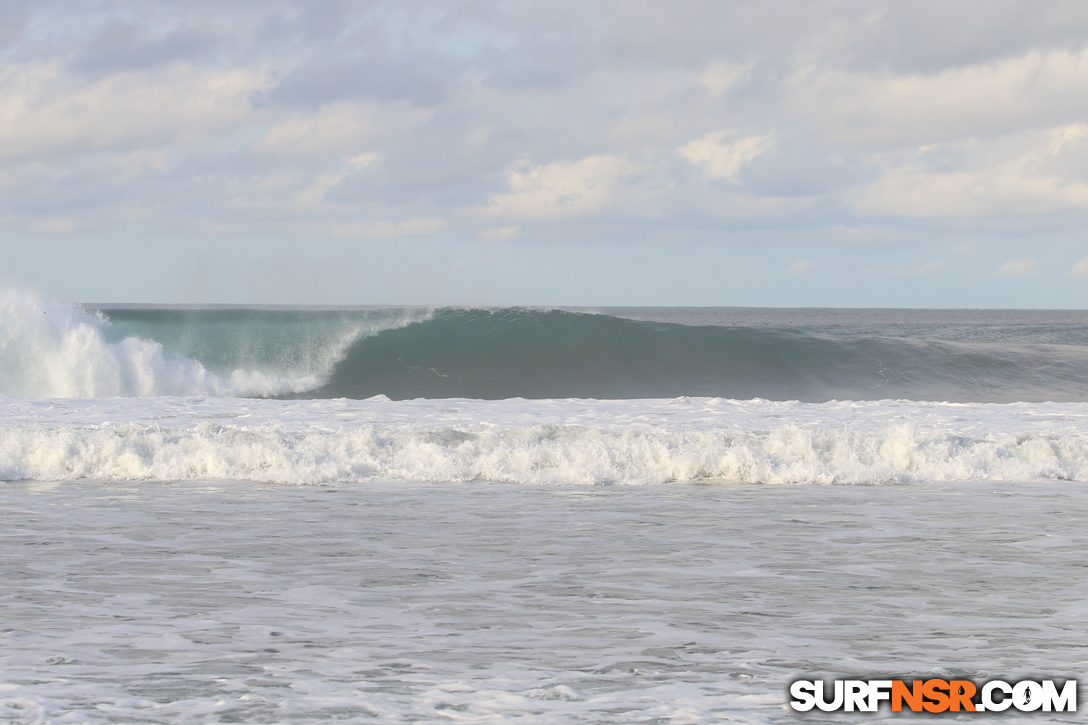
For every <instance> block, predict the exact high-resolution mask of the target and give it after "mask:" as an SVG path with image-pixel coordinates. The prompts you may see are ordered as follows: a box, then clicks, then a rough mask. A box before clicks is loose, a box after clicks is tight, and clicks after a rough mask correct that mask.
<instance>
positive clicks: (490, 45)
mask: <svg viewBox="0 0 1088 725" xmlns="http://www.w3.org/2000/svg"><path fill="white" fill-rule="evenodd" d="M787 5H788V8H789V12H783V10H782V6H776V5H774V4H766V3H764V4H760V3H751V2H741V3H709V2H693V3H681V4H679V5H674V6H666V5H663V4H660V3H651V2H644V1H643V0H635V1H634V2H622V3H621V2H618V1H617V0H602V1H601V2H598V3H584V2H574V1H573V0H557V2H555V3H551V4H547V5H533V4H519V5H506V4H501V3H497V2H492V1H491V0H483V1H482V2H464V3H436V2H430V0H423V1H422V2H420V3H398V2H394V1H392V0H373V1H372V2H371V1H368V2H332V3H302V2H299V1H298V0H284V2H281V3H272V4H270V3H258V2H253V1H252V0H239V2H236V3H229V4H223V3H212V2H210V1H209V0H192V1H191V2H189V3H185V4H177V3H165V4H147V3H137V2H134V1H133V0H107V1H106V2H100V3H82V4H79V3H77V4H67V5H65V4H63V3H61V4H57V3H55V2H41V3H33V4H32V3H8V4H7V5H0V49H3V51H4V52H3V55H2V56H0V187H2V189H3V191H4V193H3V195H2V196H0V220H7V221H0V231H3V230H4V229H5V227H4V226H3V225H4V224H7V225H10V227H11V228H12V229H18V230H21V231H25V230H26V229H41V230H46V229H48V228H50V225H51V224H52V220H57V219H63V220H67V221H69V222H71V223H72V224H73V225H74V226H73V233H80V232H83V231H85V230H91V229H94V230H97V231H109V230H110V227H109V224H110V223H112V222H111V221H110V220H121V219H126V220H131V222H126V223H132V224H137V223H138V224H139V225H141V226H140V229H141V232H145V233H148V234H153V233H154V232H156V231H169V232H171V233H174V232H177V231H179V230H187V231H190V232H193V233H194V234H203V233H206V231H207V230H209V229H213V230H220V231H222V230H232V231H233V230H238V229H246V230H248V231H251V232H254V233H256V232H258V231H259V232H261V233H276V232H278V231H279V230H283V229H286V230H291V229H310V230H315V231H314V232H313V233H315V234H316V233H319V232H320V233H324V234H328V235H330V236H335V235H336V234H340V233H342V232H343V231H344V230H351V229H355V230H356V231H358V232H359V233H361V234H365V235H372V234H379V235H387V236H388V235H393V234H400V233H402V231H404V230H405V229H409V228H412V227H411V225H409V226H406V227H398V226H396V225H397V224H402V222H388V224H392V225H393V226H391V227H390V226H383V225H384V224H386V223H385V222H380V223H379V222H361V221H359V220H371V219H375V220H448V226H447V227H445V228H451V227H454V228H455V229H453V230H452V231H451V235H450V236H451V237H453V236H457V237H458V238H468V237H476V236H478V235H480V234H481V233H482V234H483V235H484V236H485V237H486V238H498V237H500V236H503V235H505V234H507V233H511V232H508V230H509V229H510V228H511V227H513V226H516V225H517V224H518V223H519V222H520V220H537V221H538V222H539V224H536V225H534V227H533V233H534V238H537V237H539V238H541V239H543V238H548V237H552V238H558V237H559V236H562V237H563V238H565V239H570V240H572V241H576V242H577V241H584V242H587V243H588V242H591V241H592V240H597V239H602V238H621V237H622V238H632V239H633V238H642V239H656V240H658V241H660V242H661V243H665V242H666V241H667V242H668V243H672V242H674V241H680V240H683V239H704V238H713V239H717V240H731V239H734V238H736V237H735V234H734V232H736V233H743V234H749V233H753V234H754V233H768V234H769V235H773V236H774V237H775V238H781V237H782V235H783V234H791V233H794V232H796V233H799V234H808V236H809V237H810V238H813V239H816V238H819V239H823V240H826V242H827V243H837V242H841V243H853V242H852V241H851V240H852V239H853V237H852V236H851V235H852V234H853V230H856V229H858V228H862V227H866V226H868V227H879V228H880V230H881V232H880V233H881V234H884V233H887V234H889V235H890V236H892V237H896V236H897V235H903V234H907V233H908V232H910V230H916V229H918V228H921V227H922V226H924V227H925V228H926V229H927V230H928V231H931V232H933V233H935V234H938V235H939V234H940V233H941V232H942V230H953V231H954V233H955V234H956V235H969V237H970V238H972V239H980V240H983V239H985V237H986V235H987V234H989V233H991V231H992V230H993V229H996V228H997V227H998V226H999V225H1004V226H1002V233H1003V234H1015V235H1024V236H1029V235H1030V232H1029V231H1025V230H1027V229H1028V223H1029V222H1030V219H1027V220H1026V221H1023V222H1018V223H1020V224H1021V226H1017V227H1015V231H1012V227H1011V226H1009V225H1008V224H1007V222H1009V220H1010V218H1011V217H1024V218H1030V217H1038V216H1041V215H1050V216H1051V218H1050V219H1047V220H1046V223H1047V224H1053V225H1065V226H1066V227H1068V228H1082V227H1083V225H1084V224H1085V223H1088V123H1085V122H1084V113H1083V109H1084V108H1085V107H1088V43H1086V42H1085V40H1084V39H1085V38H1086V37H1088V6H1085V5H1084V4H1083V3H1075V2H1073V3H1071V2H1063V1H1059V2H1056V3H1045V4H1038V3H1029V2H1027V0H998V1H997V2H991V3H985V4H982V3H980V2H978V0H967V1H966V2H965V3H959V4H940V3H936V2H923V3H891V2H888V1H887V0H877V2H869V1H867V0H812V1H811V2H805V3H801V2H792V0H791V2H789V3H787ZM9 6H10V7H9ZM62 6H63V12H61V11H60V8H62ZM62 16H63V22H61V20H58V18H61V17H62ZM228 39H229V42H228ZM730 129H731V130H730ZM707 180H710V181H712V182H716V183H706V182H707ZM481 215H483V216H484V217H487V218H489V219H490V220H491V221H492V223H493V226H494V228H493V229H486V230H484V231H483V232H481V230H480V216H481ZM318 217H320V218H318ZM874 217H876V218H879V219H878V220H875V221H874V219H873V218H874ZM553 222H554V223H560V224H562V225H563V226H562V235H559V234H557V233H556V234H552V233H549V232H548V229H547V225H548V223H553ZM353 225H355V226H353ZM359 225H361V226H359ZM368 225H369V226H368ZM320 230H324V231H320ZM337 230H340V231H337ZM503 230H507V231H503ZM453 232H456V234H454V233H453ZM538 232H541V233H540V234H538ZM43 233H45V232H44V231H43ZM223 233H226V232H223ZM511 234H513V233H511ZM959 238H964V237H963V236H959ZM814 243H815V242H814ZM820 243H824V242H820ZM948 244H949V245H954V244H955V242H952V241H949V242H948ZM980 244H984V242H983V241H980ZM927 253H928V252H927ZM801 254H805V255H812V254H813V253H812V252H809V251H807V250H806V251H804V252H801V253H799V256H800V255H801ZM952 254H953V251H952V250H951V247H950V248H949V250H948V251H947V252H946V251H940V252H938V253H934V255H933V256H934V257H936V256H940V255H944V256H945V258H948V259H951V258H952V257H951V255H952ZM813 258H818V257H815V256H813ZM883 266H884V267H886V268H888V269H892V268H894V264H892V263H888V262H885V263H883Z"/></svg>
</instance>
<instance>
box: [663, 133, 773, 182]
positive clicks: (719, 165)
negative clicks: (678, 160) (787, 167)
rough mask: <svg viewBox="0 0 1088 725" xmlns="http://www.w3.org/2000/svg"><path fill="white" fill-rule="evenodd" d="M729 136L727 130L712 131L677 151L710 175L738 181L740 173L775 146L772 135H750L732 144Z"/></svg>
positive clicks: (710, 176) (709, 176) (712, 177)
mask: <svg viewBox="0 0 1088 725" xmlns="http://www.w3.org/2000/svg"><path fill="white" fill-rule="evenodd" d="M726 136H727V134H726V132H725V131H717V132H714V133H708V134H706V135H705V136H703V137H702V138H698V139H696V140H694V141H691V142H690V143H687V144H685V145H683V146H681V147H680V148H679V149H677V150H678V151H679V153H680V155H681V156H683V157H684V158H685V159H687V160H688V161H690V162H691V163H693V164H695V165H697V166H701V167H702V168H703V172H704V173H705V174H706V175H707V177H708V178H711V179H727V180H729V181H736V177H737V172H739V171H740V170H741V169H742V168H744V167H745V166H746V165H747V164H748V163H750V162H751V161H752V160H753V159H756V158H758V157H759V156H762V155H763V154H765V153H767V152H769V151H770V150H771V149H772V148H774V144H773V143H772V142H771V139H770V137H769V136H747V137H745V138H742V139H739V140H737V141H733V142H731V143H726V141H725V139H726Z"/></svg>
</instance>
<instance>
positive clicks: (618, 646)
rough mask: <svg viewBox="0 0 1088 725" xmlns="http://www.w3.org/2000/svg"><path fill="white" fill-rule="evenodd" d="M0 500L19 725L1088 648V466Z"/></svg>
mask: <svg viewBox="0 0 1088 725" xmlns="http://www.w3.org/2000/svg"><path fill="white" fill-rule="evenodd" d="M0 520H3V522H4V526H3V528H2V529H0V581H3V582H4V584H3V587H2V589H0V623H2V624H0V672H2V673H3V682H2V683H0V720H3V721H10V722H18V723H23V722H58V723H59V722H78V723H113V722H149V723H176V722H259V723H268V722H328V721H332V720H344V721H356V722H449V721H455V722H467V723H476V722H507V721H514V720H516V721H518V722H527V723H544V722H547V723H553V722H554V723H567V722H571V723H598V722H608V723H612V722H615V723H642V722H658V723H665V722H669V723H699V722H722V721H735V722H796V721H798V720H799V719H801V718H802V716H800V715H798V714H796V713H793V712H792V711H789V710H787V709H785V703H786V699H787V698H786V688H787V687H788V684H789V682H790V681H792V680H793V679H795V678H797V677H801V676H806V677H807V676H813V675H827V676H833V675H834V676H844V677H845V676H849V677H876V676H882V675H888V676H894V677H900V676H903V677H909V676H911V675H931V674H932V675H938V676H952V675H954V676H956V677H964V678H970V679H975V680H985V679H991V678H998V677H1000V678H1004V679H1019V678H1022V677H1036V678H1038V677H1046V676H1053V677H1059V678H1064V677H1077V676H1078V675H1079V674H1080V673H1083V672H1084V671H1085V669H1086V664H1088V645H1086V644H1085V643H1086V642H1088V578H1086V577H1085V565H1086V561H1088V560H1086V558H1085V554H1084V552H1085V550H1086V546H1088V527H1086V526H1085V524H1086V522H1088V495H1086V494H1085V490H1084V485H1083V484H1078V483H1068V482H1036V483H1031V484H1016V483H995V482H985V483H947V484H917V483H915V484H909V485H885V486H812V485H800V486H794V485H778V486H760V485H741V484H701V485H700V484H671V485H647V486H639V487H615V486H598V487H580V488H570V487H544V486H535V487H527V486H519V485H509V484H494V483H456V484H430V485H428V484H420V483H404V482H369V483H360V484H345V485H338V486H335V487H327V486H326V487H317V486H314V487H305V486H292V485H270V484H254V483H245V482H225V483H216V484H205V483H193V482H186V483H146V482H143V483H118V482H113V483H96V482H78V483H56V484H47V483H31V482H23V483H10V482H9V483H3V484H0ZM1082 699H1083V696H1082ZM822 717H823V718H824V719H825V720H827V721H835V722H838V721H842V720H844V719H847V718H849V717H850V716H843V715H841V714H834V713H833V714H830V715H823V716H822ZM873 717H874V716H872V715H860V716H858V719H862V718H864V719H872V718H873ZM875 717H878V718H882V717H891V714H890V713H887V712H883V713H881V714H880V715H877V716H875ZM894 717H895V719H896V720H898V721H910V720H911V719H912V718H911V717H910V716H907V715H899V714H897V715H895V716H894ZM990 717H991V718H992V719H993V720H994V721H1004V722H1009V721H1011V718H1009V717H1002V716H990ZM803 718H804V721H806V722H809V721H819V720H820V716H814V715H813V714H812V713H809V714H808V715H806V716H803ZM1048 718H1053V719H1054V720H1060V719H1062V718H1065V719H1068V720H1069V721H1072V720H1074V719H1076V718H1077V715H1075V714H1070V715H1068V716H1065V715H1061V714H1040V713H1036V714H1033V715H1032V716H1031V719H1032V721H1038V722H1043V721H1047V719H1048ZM928 719H929V718H927V720H928ZM971 719H972V721H974V722H987V721H989V720H988V718H986V717H972V718H971Z"/></svg>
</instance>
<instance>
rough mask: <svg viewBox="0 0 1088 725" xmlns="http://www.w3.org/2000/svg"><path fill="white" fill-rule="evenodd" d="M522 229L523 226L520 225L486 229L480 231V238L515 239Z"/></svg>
mask: <svg viewBox="0 0 1088 725" xmlns="http://www.w3.org/2000/svg"><path fill="white" fill-rule="evenodd" d="M520 229H521V227H518V226H509V227H497V228H495V229H485V230H484V231H482V232H480V239H493V240H500V241H501V240H504V239H513V238H514V237H516V236H517V235H518V231H520Z"/></svg>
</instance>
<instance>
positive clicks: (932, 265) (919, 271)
mask: <svg viewBox="0 0 1088 725" xmlns="http://www.w3.org/2000/svg"><path fill="white" fill-rule="evenodd" d="M946 269H949V267H948V265H947V264H946V263H945V261H944V260H943V259H938V260H937V261H935V262H926V263H925V264H916V265H914V266H911V267H900V268H899V269H897V270H895V272H896V274H913V275H916V276H918V277H923V276H925V275H927V274H933V273H934V272H943V271H944V270H946Z"/></svg>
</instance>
